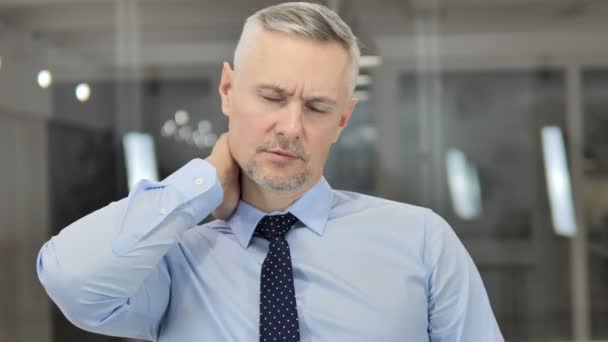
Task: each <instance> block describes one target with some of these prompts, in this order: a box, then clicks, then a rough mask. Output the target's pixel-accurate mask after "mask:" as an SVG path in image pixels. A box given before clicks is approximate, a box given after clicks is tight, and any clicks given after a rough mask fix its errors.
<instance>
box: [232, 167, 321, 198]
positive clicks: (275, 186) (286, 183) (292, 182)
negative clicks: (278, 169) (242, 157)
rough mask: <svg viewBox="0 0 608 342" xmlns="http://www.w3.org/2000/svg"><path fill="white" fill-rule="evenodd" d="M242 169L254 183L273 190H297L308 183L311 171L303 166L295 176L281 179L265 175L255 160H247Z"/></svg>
mask: <svg viewBox="0 0 608 342" xmlns="http://www.w3.org/2000/svg"><path fill="white" fill-rule="evenodd" d="M242 169H243V172H244V173H245V175H246V176H247V177H249V178H250V179H251V180H253V182H254V183H256V184H257V185H259V186H260V187H262V188H263V189H266V190H270V191H273V192H296V191H299V190H301V189H302V188H304V186H306V184H308V182H309V181H310V178H311V172H310V170H309V169H308V168H304V169H303V170H301V171H300V172H298V173H297V174H296V175H295V176H293V177H291V178H289V179H286V180H285V179H282V177H271V176H266V175H264V172H263V170H262V169H261V168H260V167H259V165H258V164H257V163H256V161H255V160H251V161H250V162H248V163H247V164H246V165H244V166H243V168H242Z"/></svg>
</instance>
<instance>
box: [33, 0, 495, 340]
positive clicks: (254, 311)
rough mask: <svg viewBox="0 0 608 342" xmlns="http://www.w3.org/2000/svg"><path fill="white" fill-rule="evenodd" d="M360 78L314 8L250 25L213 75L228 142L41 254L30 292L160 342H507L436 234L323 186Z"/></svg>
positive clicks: (335, 32)
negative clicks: (37, 284)
mask: <svg viewBox="0 0 608 342" xmlns="http://www.w3.org/2000/svg"><path fill="white" fill-rule="evenodd" d="M358 60H359V49H358V46H357V40H356V38H355V37H354V36H353V34H352V32H351V30H350V29H349V28H348V26H346V24H345V23H344V22H343V21H342V20H341V19H340V18H339V17H338V16H337V15H336V14H335V13H333V12H332V11H330V10H329V9H327V8H325V7H322V6H320V5H313V4H307V3H287V4H282V5H277V6H272V7H269V8H266V9H263V10H261V11H260V12H258V13H256V14H254V15H253V16H252V17H250V18H249V19H248V20H247V22H246V23H245V26H244V28H243V33H242V36H241V39H240V41H239V44H238V47H237V49H236V51H235V57H234V70H233V69H232V68H231V67H230V66H229V65H228V64H227V63H225V64H224V66H223V70H222V78H221V82H220V86H219V92H220V95H221V98H222V111H223V112H224V114H225V115H226V116H227V117H228V119H229V132H228V133H227V134H224V135H222V136H221V138H220V139H219V140H218V142H217V144H216V146H215V147H214V149H213V151H212V153H211V155H210V156H209V157H208V158H207V159H206V160H201V159H195V160H193V161H191V162H189V163H188V164H186V165H185V166H183V167H182V168H181V169H180V170H178V171H176V172H175V173H173V174H172V175H170V176H169V177H168V178H167V179H165V180H164V181H162V182H160V183H154V182H150V181H141V182H139V183H138V184H137V185H136V186H135V187H134V189H133V190H132V191H131V193H130V194H129V196H128V198H125V199H123V200H120V201H118V202H114V203H111V204H109V205H108V206H106V207H105V208H102V209H100V210H98V211H96V212H93V213H91V214H89V215H87V216H85V217H83V218H81V219H80V220H78V221H76V222H74V223H73V224H71V225H70V226H68V227H66V228H65V229H63V230H62V231H61V233H60V234H58V235H57V236H55V237H53V238H52V239H51V240H50V241H48V242H47V243H46V244H45V245H44V246H43V247H42V249H41V251H40V255H39V258H38V264H37V268H38V274H39V278H40V281H41V282H42V284H43V285H44V287H45V289H46V290H47V292H48V294H49V296H50V297H51V298H52V299H53V300H54V302H55V303H56V304H57V306H58V307H59V308H60V309H61V311H62V312H63V313H64V314H65V316H66V317H67V318H68V319H69V320H70V321H71V322H73V323H74V324H75V325H77V326H79V327H81V328H83V329H86V330H90V331H93V332H97V333H101V334H107V335H116V336H125V337H134V338H142V339H149V340H154V341H171V342H189V341H192V342H195V341H196V342H199V341H256V340H257V341H348V342H352V341H383V342H390V341H429V340H430V341H467V342H468V341H483V342H489V341H502V340H503V339H502V336H501V334H500V330H499V328H498V326H497V324H496V321H495V319H494V316H493V314H492V310H491V308H490V304H489V301H488V297H487V295H486V292H485V289H484V287H483V284H482V281H481V279H480V277H479V274H478V272H477V270H476V268H475V266H474V264H473V262H472V261H471V258H470V257H469V256H468V254H467V253H466V251H465V250H464V247H463V246H462V245H461V243H460V242H459V241H458V239H457V237H456V236H455V234H454V232H453V231H452V229H451V228H450V227H449V226H448V224H447V223H446V222H445V221H443V220H442V219H441V218H440V217H438V216H437V215H436V214H434V213H433V212H432V211H431V210H428V209H424V208H420V207H415V206H412V205H406V204H402V203H397V202H392V201H388V200H384V199H380V198H374V197H370V196H365V195H362V194H357V193H351V192H343V191H335V190H332V189H331V187H330V186H329V184H328V183H327V182H326V180H325V179H324V178H323V177H322V173H323V166H324V164H325V161H326V159H327V156H328V153H329V149H330V147H331V145H332V144H333V143H334V142H336V141H337V140H338V137H339V136H340V133H341V131H342V130H343V129H344V128H345V127H346V125H347V123H348V121H349V119H350V117H351V113H352V111H353V108H354V107H355V102H356V101H355V100H353V99H351V95H352V91H353V89H354V86H353V85H354V82H355V78H356V75H357V73H358ZM211 212H213V213H214V215H215V217H216V218H218V220H215V221H213V222H210V223H208V224H205V225H201V226H197V225H196V224H197V222H200V221H201V220H202V219H203V218H205V217H206V216H207V215H208V214H210V213H211Z"/></svg>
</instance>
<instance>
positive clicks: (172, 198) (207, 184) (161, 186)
mask: <svg viewBox="0 0 608 342" xmlns="http://www.w3.org/2000/svg"><path fill="white" fill-rule="evenodd" d="M222 201H223V190H222V187H221V183H220V182H219V181H218V180H217V173H216V170H215V168H214V167H213V166H212V165H211V164H210V163H209V162H207V161H205V160H202V159H198V158H197V159H193V160H191V161H190V162H188V163H187V164H186V165H184V166H182V167H181V168H180V169H179V170H177V171H175V172H174V173H173V174H171V175H170V176H169V177H167V178H165V179H164V180H163V181H161V182H153V181H149V180H141V181H139V182H138V183H137V184H136V185H135V186H134V187H133V190H132V191H131V192H130V194H129V198H128V204H127V208H126V210H125V213H124V216H123V219H122V220H121V221H120V222H121V227H120V229H119V234H118V235H117V237H116V239H115V240H114V243H113V249H114V252H115V253H116V254H118V255H124V254H126V253H127V252H128V251H129V250H131V249H132V248H133V247H134V246H135V245H136V244H137V243H139V242H140V241H141V240H142V239H144V238H145V237H146V236H148V235H149V233H150V232H152V231H153V230H154V229H155V228H157V227H158V226H159V225H161V224H162V222H163V221H164V220H165V219H166V218H167V217H168V216H169V215H172V214H175V213H176V212H179V213H186V214H188V215H187V216H188V217H190V218H191V220H187V221H190V222H185V224H184V225H183V226H182V227H179V228H178V231H176V232H175V233H176V235H177V234H179V233H181V232H183V231H185V230H187V229H188V228H191V227H193V226H195V225H196V224H197V223H199V222H200V221H201V220H203V219H204V218H205V217H207V215H209V214H210V213H211V212H212V211H213V210H214V209H215V208H217V207H218V206H219V205H220V204H221V203H222Z"/></svg>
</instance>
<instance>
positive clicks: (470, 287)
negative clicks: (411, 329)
mask: <svg viewBox="0 0 608 342" xmlns="http://www.w3.org/2000/svg"><path fill="white" fill-rule="evenodd" d="M424 258H425V263H426V265H427V266H428V267H429V270H430V271H429V272H430V273H429V275H428V288H429V290H428V303H429V312H428V315H429V328H428V329H429V337H430V340H431V341H432V342H448V341H450V342H455V341H458V342H466V341H487V342H498V341H504V339H503V337H502V335H501V332H500V328H499V327H498V324H497V323H496V319H495V318H494V314H493V313H492V308H491V307H490V301H489V299H488V295H487V293H486V290H485V288H484V286H483V282H482V280H481V277H480V276H479V272H478V271H477V268H476V267H475V264H474V263H473V260H472V259H471V257H470V256H469V254H468V253H467V251H466V250H465V248H464V246H463V245H462V243H461V242H460V240H458V237H457V236H456V234H455V233H454V231H453V230H452V228H451V227H450V226H449V225H448V223H447V222H445V221H444V220H443V219H442V218H441V217H439V216H438V215H437V214H435V213H433V212H429V215H427V218H426V238H425V252H424Z"/></svg>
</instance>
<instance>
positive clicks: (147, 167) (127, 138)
mask: <svg viewBox="0 0 608 342" xmlns="http://www.w3.org/2000/svg"><path fill="white" fill-rule="evenodd" d="M122 144H123V149H124V153H125V165H126V167H127V179H128V182H129V190H131V189H132V188H133V186H134V185H135V184H136V183H137V182H139V181H140V180H142V179H147V180H151V181H158V171H157V170H158V169H157V165H156V164H157V163H156V154H155V151H154V141H153V140H152V136H151V135H149V134H144V133H136V132H131V133H127V134H125V135H124V137H123V138H122Z"/></svg>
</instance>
